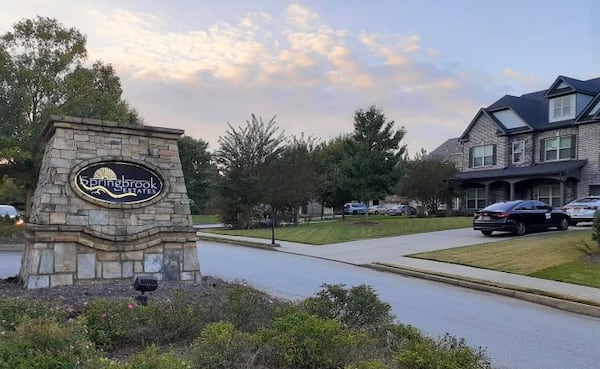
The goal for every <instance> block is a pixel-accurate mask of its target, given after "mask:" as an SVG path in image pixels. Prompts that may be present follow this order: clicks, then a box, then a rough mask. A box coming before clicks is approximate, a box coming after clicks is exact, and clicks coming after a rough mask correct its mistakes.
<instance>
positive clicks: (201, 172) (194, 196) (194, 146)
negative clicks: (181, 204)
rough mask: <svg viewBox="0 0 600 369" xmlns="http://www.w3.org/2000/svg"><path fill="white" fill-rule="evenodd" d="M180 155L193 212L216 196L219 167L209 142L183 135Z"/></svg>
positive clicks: (179, 145)
mask: <svg viewBox="0 0 600 369" xmlns="http://www.w3.org/2000/svg"><path fill="white" fill-rule="evenodd" d="M178 148H179V157H180V158H181V167H182V169H183V177H184V178H185V186H186V188H187V193H188V197H189V198H190V200H192V204H191V206H190V207H191V209H192V213H194V214H196V213H198V211H199V210H200V209H204V208H206V207H208V206H209V204H210V201H211V199H212V198H213V197H214V191H215V181H216V179H217V169H216V166H215V165H214V163H213V162H212V158H211V154H210V152H209V151H208V143H206V142H205V141H203V140H201V139H194V138H192V137H189V136H183V137H182V138H181V139H180V140H179V142H178Z"/></svg>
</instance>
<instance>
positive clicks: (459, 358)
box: [396, 334, 491, 369]
mask: <svg viewBox="0 0 600 369" xmlns="http://www.w3.org/2000/svg"><path fill="white" fill-rule="evenodd" d="M396 362H397V363H398V364H399V365H400V367H402V368H405V369H430V368H436V369H489V368H491V364H490V362H489V360H488V359H487V357H486V356H485V354H484V353H483V351H482V350H481V349H471V348H470V347H468V346H467V345H466V344H465V341H464V340H463V339H457V338H455V337H453V336H450V335H448V334H446V335H445V336H444V337H443V338H441V339H439V340H433V339H430V338H425V339H422V340H416V341H413V342H411V344H410V345H409V346H408V347H406V348H405V349H404V350H403V351H401V352H400V353H398V354H397V355H396Z"/></svg>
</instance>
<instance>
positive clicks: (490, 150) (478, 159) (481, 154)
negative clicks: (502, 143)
mask: <svg viewBox="0 0 600 369" xmlns="http://www.w3.org/2000/svg"><path fill="white" fill-rule="evenodd" d="M489 165H494V145H484V146H476V147H473V148H472V149H471V167H472V168H479V167H486V166H489Z"/></svg>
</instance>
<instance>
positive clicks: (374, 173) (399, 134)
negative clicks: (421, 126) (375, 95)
mask: <svg viewBox="0 0 600 369" xmlns="http://www.w3.org/2000/svg"><path fill="white" fill-rule="evenodd" d="M405 133H406V131H405V129H404V127H402V128H400V129H399V130H394V121H388V120H387V119H386V117H385V115H384V114H383V112H382V111H381V110H379V109H377V108H376V107H374V106H371V107H370V108H369V110H366V111H364V110H362V109H360V110H357V111H356V113H355V114H354V132H353V134H352V136H351V137H352V141H350V143H351V144H350V145H349V146H348V149H349V151H350V152H349V158H350V159H349V162H348V163H347V165H346V166H345V168H346V170H347V172H346V178H348V180H349V183H348V185H349V187H348V189H349V190H350V192H351V193H352V195H353V197H354V199H355V200H372V199H379V198H382V197H384V196H385V195H386V194H388V193H390V191H391V189H392V187H393V186H394V185H395V184H396V183H397V182H398V180H399V178H400V174H401V173H400V169H401V161H402V158H403V156H404V153H405V152H406V145H400V141H402V138H404V135H405Z"/></svg>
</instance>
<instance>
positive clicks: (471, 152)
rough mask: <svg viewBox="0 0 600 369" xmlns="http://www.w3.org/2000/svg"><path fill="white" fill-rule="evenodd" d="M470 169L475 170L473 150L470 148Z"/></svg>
mask: <svg viewBox="0 0 600 369" xmlns="http://www.w3.org/2000/svg"><path fill="white" fill-rule="evenodd" d="M469 168H473V148H472V147H470V148H469Z"/></svg>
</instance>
